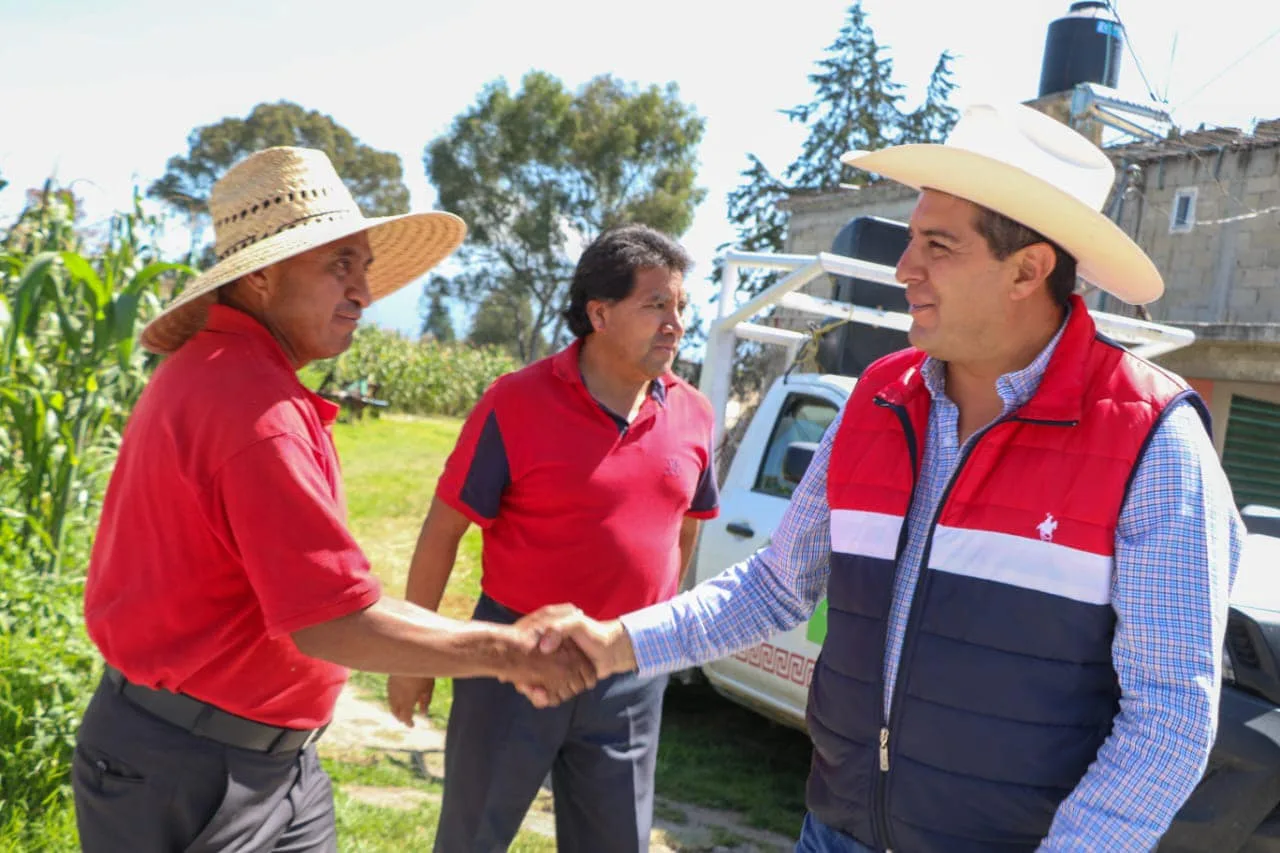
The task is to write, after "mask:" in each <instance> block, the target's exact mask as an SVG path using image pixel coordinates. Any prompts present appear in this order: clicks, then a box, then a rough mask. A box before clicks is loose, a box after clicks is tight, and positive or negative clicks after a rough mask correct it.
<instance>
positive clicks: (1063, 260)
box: [974, 207, 1076, 308]
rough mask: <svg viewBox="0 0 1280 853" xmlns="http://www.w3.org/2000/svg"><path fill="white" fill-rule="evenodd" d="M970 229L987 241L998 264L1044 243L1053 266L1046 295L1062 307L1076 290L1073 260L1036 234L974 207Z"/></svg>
mask: <svg viewBox="0 0 1280 853" xmlns="http://www.w3.org/2000/svg"><path fill="white" fill-rule="evenodd" d="M974 227H975V228H976V229H977V230H978V233H979V234H981V235H982V237H983V239H984V240H986V241H987V246H989V247H990V248H991V254H993V255H995V256H996V260H999V261H1003V260H1004V259H1005V258H1007V257H1009V256H1010V255H1012V254H1013V253H1014V252H1016V251H1018V250H1019V249H1024V248H1026V247H1027V246H1030V245H1031V244H1032V243H1048V244H1049V245H1050V246H1052V247H1053V256H1054V258H1055V263H1054V265H1053V272H1051V273H1049V292H1050V293H1051V294H1053V301H1054V302H1057V303H1058V305H1059V306H1060V307H1063V308H1065V307H1066V305H1067V300H1068V299H1069V298H1070V297H1071V294H1072V293H1074V292H1075V289H1076V259H1075V258H1074V257H1073V256H1071V255H1070V254H1068V252H1067V250H1066V249H1064V248H1062V247H1061V246H1059V245H1058V244H1057V243H1055V242H1053V241H1052V240H1050V239H1049V238H1048V237H1046V236H1044V235H1043V234H1041V233H1040V232H1039V231H1034V230H1032V229H1030V228H1028V227H1027V226H1025V225H1022V224H1020V223H1017V222H1014V221H1013V220H1012V219H1010V218H1009V217H1007V216H1005V215H1003V214H1000V213H996V212H995V211H994V210H989V209H988V208H985V207H979V208H978V218H977V221H976V222H975V223H974Z"/></svg>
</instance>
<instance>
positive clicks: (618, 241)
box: [561, 225, 693, 338]
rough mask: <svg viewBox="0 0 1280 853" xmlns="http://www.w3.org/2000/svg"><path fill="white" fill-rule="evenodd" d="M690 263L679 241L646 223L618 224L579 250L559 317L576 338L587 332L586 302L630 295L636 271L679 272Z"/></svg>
mask: <svg viewBox="0 0 1280 853" xmlns="http://www.w3.org/2000/svg"><path fill="white" fill-rule="evenodd" d="M691 266H693V259H692V258H690V257H689V253H688V252H686V251H685V250H684V249H683V248H682V247H681V246H680V244H679V243H677V242H676V241H675V240H672V239H671V238H670V237H668V236H667V235H666V234H663V233H662V232H660V231H655V230H654V229H652V228H650V227H649V226H648V225H619V226H617V227H615V228H610V229H609V230H608V231H605V232H604V233H603V234H601V235H600V236H599V237H597V238H596V239H595V240H594V241H592V243H591V245H590V246H587V248H586V250H585V251H583V253H582V257H581V258H579V259H578V266H577V268H576V269H574V271H573V281H572V282H571V283H570V284H569V307H568V308H566V309H565V310H564V312H563V313H562V315H561V316H563V317H564V319H565V322H566V323H568V324H569V331H571V332H573V334H574V335H576V336H577V337H579V338H585V337H586V336H587V335H589V334H591V332H592V330H593V328H594V327H593V326H592V325H591V318H590V317H588V316H587V303H588V302H590V301H591V300H593V299H601V300H604V301H605V302H618V301H619V300H622V299H626V298H627V297H628V296H630V295H631V291H632V289H633V288H634V287H635V283H636V273H637V272H638V271H639V270H642V269H648V268H651V267H665V268H666V269H669V270H671V271H672V272H678V273H680V274H681V275H683V274H684V273H686V272H688V270H689V267H691Z"/></svg>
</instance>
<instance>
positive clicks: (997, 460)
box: [807, 297, 1208, 853]
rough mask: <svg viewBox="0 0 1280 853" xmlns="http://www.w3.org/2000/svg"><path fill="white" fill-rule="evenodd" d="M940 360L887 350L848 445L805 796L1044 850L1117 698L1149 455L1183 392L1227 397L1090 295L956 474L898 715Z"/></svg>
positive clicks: (866, 827) (898, 838)
mask: <svg viewBox="0 0 1280 853" xmlns="http://www.w3.org/2000/svg"><path fill="white" fill-rule="evenodd" d="M924 360H925V356H924V354H923V353H921V352H919V351H918V350H905V351H902V352H899V353H895V354H893V355H890V356H887V357H886V358H884V359H881V360H880V361H878V362H876V363H875V364H873V365H871V366H870V367H869V368H868V369H867V370H866V371H865V372H864V373H863V375H862V376H861V377H860V378H859V379H858V382H857V385H856V387H855V388H854V392H853V396H852V397H851V399H850V400H849V402H848V404H847V407H846V410H845V414H844V417H843V420H842V423H841V426H840V430H839V432H838V433H837V435H836V438H835V442H834V445H833V447H832V455H831V463H830V468H829V472H828V486H827V488H828V500H829V502H830V506H831V546H832V557H831V579H830V585H829V589H828V605H829V612H828V628H827V637H826V641H825V644H824V647H823V650H822V654H821V655H820V657H819V660H818V664H817V667H816V669H815V671H814V678H813V683H812V689H811V691H810V698H809V708H808V725H809V730H810V733H811V735H812V737H813V742H814V748H815V749H814V759H813V768H812V772H811V774H810V778H809V783H808V790H807V800H808V807H809V809H810V810H811V811H812V812H813V813H814V814H815V816H816V817H817V818H818V819H819V820H821V821H822V822H823V823H825V824H827V825H828V826H832V827H835V828H837V829H839V830H841V831H843V832H846V833H848V834H850V835H852V836H854V837H855V838H857V839H859V840H860V841H862V842H863V843H864V844H867V845H869V846H871V847H873V848H875V849H881V850H883V849H893V850H897V851H909V853H929V852H930V851H946V853H970V851H972V853H978V851H982V853H1003V851H1007V852H1008V853H1013V851H1034V850H1035V849H1036V847H1037V846H1038V845H1039V843H1040V841H1041V839H1043V838H1044V836H1045V835H1046V834H1047V833H1048V830H1049V826H1050V823H1051V822H1052V820H1053V816H1054V812H1055V811H1056V809H1057V807H1058V805H1059V803H1060V802H1061V801H1062V800H1063V799H1064V798H1065V797H1066V796H1067V794H1069V793H1070V792H1071V791H1072V790H1073V789H1074V788H1075V786H1076V785H1077V783H1079V781H1080V779H1081V778H1082V777H1083V776H1084V774H1085V771H1086V770H1087V769H1088V767H1089V765H1090V763H1091V762H1092V761H1093V759H1094V757H1095V756H1096V754H1097V751H1098V748H1099V747H1100V746H1101V744H1102V743H1103V741H1104V740H1105V739H1106V738H1107V736H1108V734H1109V733H1110V731H1111V726H1112V721H1113V719H1114V718H1115V716H1116V713H1117V712H1118V710H1119V698H1120V689H1119V685H1118V683H1117V679H1116V673H1115V670H1114V668H1113V666H1112V662H1111V642H1112V636H1113V633H1114V627H1115V614H1114V612H1113V610H1112V608H1111V591H1112V584H1113V581H1114V574H1115V562H1114V558H1115V538H1116V524H1117V522H1118V519H1119V517H1120V511H1121V507H1122V506H1123V505H1124V503H1125V499H1126V496H1127V494H1128V490H1129V484H1130V482H1131V479H1132V477H1133V473H1134V471H1135V469H1136V467H1137V464H1138V462H1139V461H1140V460H1141V458H1142V456H1143V453H1144V451H1145V449H1146V446H1147V444H1148V442H1149V440H1150V438H1151V436H1152V434H1153V433H1154V431H1155V429H1156V427H1157V426H1158V424H1159V423H1160V420H1161V418H1162V417H1163V415H1164V413H1165V412H1166V411H1168V409H1169V407H1170V405H1171V404H1172V403H1173V402H1174V401H1176V400H1179V399H1183V398H1190V399H1191V400H1192V401H1193V402H1194V403H1195V404H1196V405H1197V406H1198V407H1199V409H1200V411H1201V414H1202V417H1204V418H1205V420H1206V427H1207V425H1208V414H1207V412H1206V411H1205V409H1204V406H1203V403H1202V402H1201V401H1200V398H1199V397H1198V396H1196V395H1195V394H1194V392H1192V391H1190V390H1189V389H1188V388H1187V386H1186V385H1185V384H1184V383H1183V382H1182V381H1181V380H1180V379H1178V378H1177V377H1175V376H1173V375H1171V374H1169V373H1167V372H1165V371H1163V370H1161V369H1160V368H1158V367H1155V366H1154V365H1151V364H1150V363H1148V362H1146V361H1143V360H1142V359H1140V358H1138V357H1136V356H1133V355H1131V354H1129V353H1127V352H1126V351H1125V350H1124V349H1122V348H1121V347H1120V346H1118V345H1116V344H1114V343H1112V342H1110V341H1107V340H1106V339H1103V338H1101V337H1099V336H1098V335H1097V332H1096V329H1095V327H1094V324H1093V320H1092V319H1091V318H1090V316H1089V313H1088V311H1087V309H1086V308H1085V306H1084V303H1083V302H1082V301H1081V300H1080V299H1079V298H1078V297H1073V306H1072V311H1071V314H1070V318H1069V320H1068V321H1067V325H1066V328H1065V329H1064V331H1063V334H1062V337H1061V338H1060V340H1059V342H1058V346H1057V348H1056V349H1055V351H1054V353H1053V355H1052V357H1051V358H1050V361H1049V364H1048V366H1047V369H1046V371H1045V374H1044V377H1043V379H1042V381H1041V383H1040V386H1039V388H1038V390H1037V392H1036V394H1035V395H1034V396H1033V397H1032V399H1031V400H1030V401H1029V402H1028V403H1027V404H1026V405H1024V406H1022V407H1021V408H1020V409H1017V410H1016V411H1014V412H1012V413H1010V414H1009V415H1007V416H1005V417H1003V418H1001V419H999V420H997V421H996V422H995V423H994V424H993V425H991V426H990V427H988V428H987V429H985V430H984V431H983V432H982V433H980V434H979V435H978V437H977V438H976V439H975V440H973V441H971V442H970V443H969V445H968V450H967V452H966V453H965V454H964V456H963V457H962V458H961V460H960V462H959V465H958V466H957V469H956V471H955V473H954V475H953V477H952V479H951V481H950V482H949V484H948V485H947V487H946V491H945V493H944V495H943V498H942V502H941V505H940V507H939V509H938V512H937V514H936V515H935V517H934V518H933V520H932V523H931V529H930V532H929V544H928V546H927V547H926V549H925V555H924V559H923V563H924V567H923V569H922V571H921V572H920V576H919V580H918V581H917V586H916V589H915V594H914V598H913V603H912V607H911V613H910V617H909V620H908V624H907V633H906V641H905V643H904V647H903V656H902V660H901V663H900V667H899V670H898V676H897V682H896V685H895V690H894V697H893V705H892V713H891V721H890V724H889V726H888V727H886V726H885V721H884V713H883V709H884V693H883V691H884V682H883V672H884V649H885V637H886V626H887V624H888V617H889V607H890V603H891V601H892V598H893V586H894V572H895V570H896V566H897V563H898V557H899V555H900V554H901V552H902V549H903V546H904V544H905V542H906V527H905V519H906V517H907V514H908V510H909V508H910V504H911V500H912V495H913V490H914V487H915V482H916V479H917V476H918V474H919V466H920V461H921V456H922V454H923V450H924V446H925V438H926V427H927V425H928V419H929V407H930V404H931V398H930V395H929V392H928V389H927V388H926V387H925V383H924V379H923V377H922V376H921V373H920V369H921V365H922V364H923V362H924ZM886 735H887V737H886ZM882 738H883V740H882ZM882 743H884V744H886V748H885V749H882V748H881V744H882ZM886 768H887V769H886Z"/></svg>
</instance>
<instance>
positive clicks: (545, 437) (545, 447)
mask: <svg viewBox="0 0 1280 853" xmlns="http://www.w3.org/2000/svg"><path fill="white" fill-rule="evenodd" d="M579 349H580V344H578V343H575V344H573V345H572V346H570V347H569V348H568V349H566V350H564V351H563V352H560V353H559V354H557V355H554V356H551V357H550V358H546V359H543V360H542V361H539V362H537V363H535V364H532V365H530V366H528V367H526V368H524V369H523V370H520V371H517V372H515V373H511V374H508V375H506V376H503V377H502V378H500V379H499V380H498V381H497V382H495V383H494V384H493V385H492V386H491V387H490V388H489V390H488V391H487V392H486V393H485V395H484V397H483V398H481V400H480V402H479V403H478V404H477V405H476V407H475V409H474V411H472V413H471V415H470V417H468V419H467V422H466V424H465V425H464V426H463V429H462V434H461V436H460V437H459V439H458V444H457V447H456V448H455V449H454V451H453V454H452V455H451V456H450V457H449V461H448V463H447V464H446V466H445V471H444V473H443V474H442V475H441V477H440V482H439V484H438V485H437V492H436V494H437V496H438V497H439V498H440V499H441V500H443V501H444V502H445V503H447V504H449V505H450V506H452V507H454V508H455V509H457V510H458V511H459V512H461V513H463V514H464V515H465V516H467V518H469V519H471V520H472V521H473V522H475V523H476V524H477V525H479V526H480V527H481V528H483V529H484V550H483V557H482V561H483V565H484V573H483V577H482V580H481V585H482V586H483V588H484V591H485V593H486V594H488V595H489V597H490V598H493V599H494V600H495V601H497V602H499V603H500V604H503V605H505V606H506V607H509V608H511V609H512V610H515V611H517V612H520V613H530V612H532V611H534V610H537V609H538V608H539V607H542V606H544V605H547V604H558V603H562V602H571V603H573V604H576V605H577V606H578V607H581V608H582V610H583V611H584V612H586V613H587V615H589V616H591V617H593V618H596V619H612V618H614V617H617V616H620V615H622V614H623V613H629V612H630V611H632V610H637V609H639V608H641V607H647V606H648V605H650V604H654V603H656V602H659V601H665V600H666V599H668V598H670V597H671V596H673V595H674V594H675V592H676V586H677V584H678V582H679V577H680V548H679V536H680V526H681V522H682V521H683V519H684V518H685V517H686V516H692V517H694V518H712V517H714V516H715V514H716V511H717V495H716V484H715V471H714V465H713V464H712V452H711V437H712V423H713V419H712V414H711V406H710V404H709V403H708V402H707V399H706V398H705V397H704V396H702V394H700V393H699V392H698V391H697V390H696V389H695V388H693V387H692V386H690V385H689V384H688V383H686V382H684V381H683V380H681V379H679V378H678V377H676V376H675V374H672V373H668V374H667V375H665V376H664V377H662V379H660V380H656V381H655V382H654V383H653V385H652V386H651V393H650V394H649V396H648V398H646V399H645V400H644V402H643V404H642V405H641V407H640V411H639V413H638V414H637V415H636V418H635V420H634V421H632V422H631V423H630V424H628V423H626V421H624V420H622V419H620V418H619V417H618V416H617V415H614V414H612V413H610V412H609V411H607V410H606V409H605V408H604V407H603V406H601V405H600V403H599V402H597V401H596V400H595V399H594V398H593V397H592V396H591V394H590V392H588V391H587V388H586V386H585V385H584V384H583V382H582V372H581V370H580V369H579V367H578V352H579Z"/></svg>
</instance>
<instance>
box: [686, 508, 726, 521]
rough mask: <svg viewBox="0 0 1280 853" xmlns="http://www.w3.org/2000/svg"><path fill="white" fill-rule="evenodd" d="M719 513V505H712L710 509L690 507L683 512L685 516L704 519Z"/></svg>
mask: <svg viewBox="0 0 1280 853" xmlns="http://www.w3.org/2000/svg"><path fill="white" fill-rule="evenodd" d="M719 514H720V507H718V506H713V507H712V508H711V509H691V510H689V511H688V512H686V513H685V514H684V517H685V518H697V519H701V520H703V521H706V520H707V519H709V518H715V517H716V516H717V515H719Z"/></svg>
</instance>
